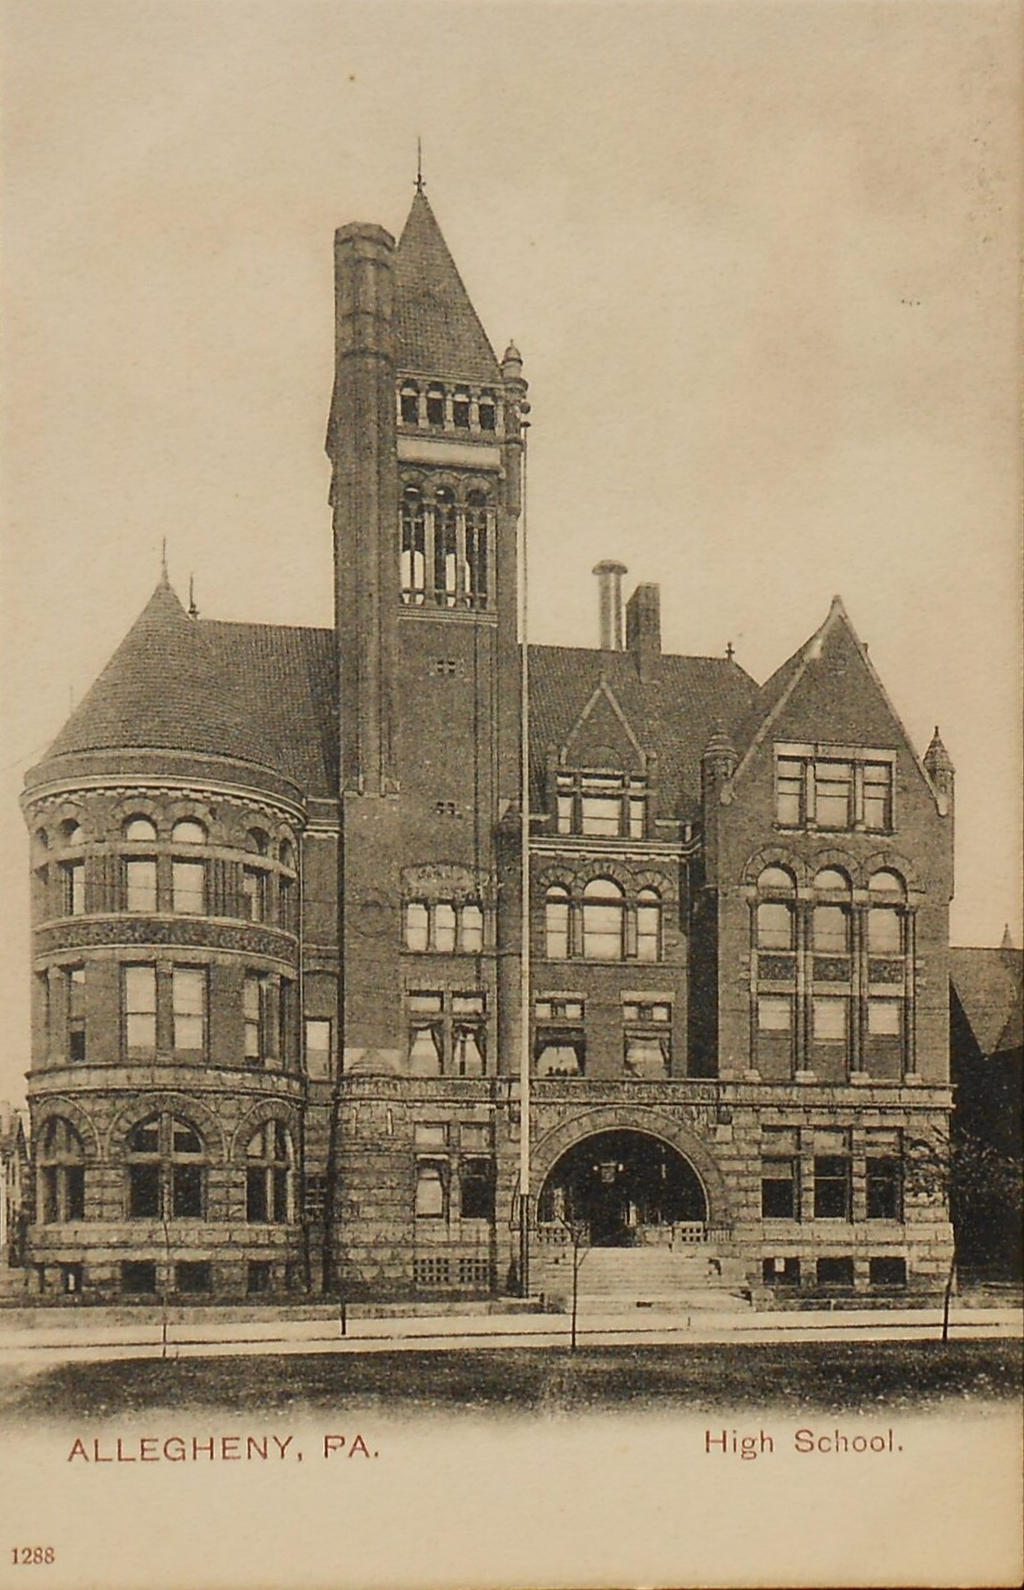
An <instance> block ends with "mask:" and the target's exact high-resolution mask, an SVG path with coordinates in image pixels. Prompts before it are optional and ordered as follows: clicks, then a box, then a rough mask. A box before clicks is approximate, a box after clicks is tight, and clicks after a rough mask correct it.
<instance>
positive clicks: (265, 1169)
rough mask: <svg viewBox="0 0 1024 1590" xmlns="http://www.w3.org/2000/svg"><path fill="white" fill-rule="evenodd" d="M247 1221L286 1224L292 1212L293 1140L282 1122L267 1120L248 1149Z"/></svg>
mask: <svg viewBox="0 0 1024 1590" xmlns="http://www.w3.org/2000/svg"><path fill="white" fill-rule="evenodd" d="M245 1156H246V1171H245V1218H246V1220H249V1221H254V1222H262V1221H266V1222H269V1223H271V1224H276V1225H284V1224H285V1223H286V1222H287V1220H288V1213H289V1208H288V1206H289V1191H290V1189H289V1181H290V1174H289V1173H290V1170H291V1165H292V1151H291V1139H290V1138H289V1136H288V1132H287V1130H286V1128H285V1127H284V1126H283V1124H282V1123H281V1122H280V1121H267V1122H265V1124H264V1125H263V1126H261V1127H260V1129H259V1131H258V1132H256V1133H255V1134H254V1135H253V1136H252V1137H251V1138H250V1139H249V1142H248V1145H247V1147H246V1150H245Z"/></svg>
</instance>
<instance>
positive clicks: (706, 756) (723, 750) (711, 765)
mask: <svg viewBox="0 0 1024 1590" xmlns="http://www.w3.org/2000/svg"><path fill="white" fill-rule="evenodd" d="M738 762H739V754H738V752H737V750H736V747H735V746H734V745H733V743H732V741H731V740H730V738H729V736H728V735H727V734H726V732H725V726H724V724H721V723H719V724H717V725H716V726H715V732H714V733H713V734H712V736H711V738H710V740H709V741H708V743H707V745H706V746H705V747H704V750H703V751H702V752H701V758H700V784H701V799H702V801H703V802H704V804H705V805H707V803H708V800H709V799H711V798H713V797H714V795H715V794H717V793H719V792H720V791H721V789H722V786H723V785H724V784H727V783H728V782H729V780H730V779H731V778H732V776H733V774H734V773H735V771H736V765H737V763H738Z"/></svg>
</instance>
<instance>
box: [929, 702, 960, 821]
mask: <svg viewBox="0 0 1024 1590" xmlns="http://www.w3.org/2000/svg"><path fill="white" fill-rule="evenodd" d="M924 766H925V771H926V772H927V774H928V777H929V778H930V779H931V781H932V783H933V784H934V785H935V789H936V791H937V793H938V794H939V796H940V798H941V800H942V802H943V803H944V804H943V807H942V812H943V816H946V815H950V814H952V811H953V789H954V783H955V774H954V769H953V763H952V761H951V760H950V755H949V752H948V751H947V750H946V747H945V746H944V745H943V743H942V736H941V735H940V734H939V726H938V724H936V725H935V733H934V734H933V735H932V739H931V744H930V745H929V747H928V749H927V751H926V752H925V753H924Z"/></svg>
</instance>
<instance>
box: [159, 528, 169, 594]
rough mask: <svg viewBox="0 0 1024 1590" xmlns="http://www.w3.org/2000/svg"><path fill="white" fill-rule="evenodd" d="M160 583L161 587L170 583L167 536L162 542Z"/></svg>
mask: <svg viewBox="0 0 1024 1590" xmlns="http://www.w3.org/2000/svg"><path fill="white" fill-rule="evenodd" d="M160 583H161V585H167V584H168V583H169V581H168V578H167V537H166V536H164V537H163V539H162V541H161V542H160Z"/></svg>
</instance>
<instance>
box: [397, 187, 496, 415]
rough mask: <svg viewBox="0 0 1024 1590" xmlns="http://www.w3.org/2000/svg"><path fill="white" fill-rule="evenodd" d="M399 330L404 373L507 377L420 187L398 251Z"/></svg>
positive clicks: (483, 379)
mask: <svg viewBox="0 0 1024 1590" xmlns="http://www.w3.org/2000/svg"><path fill="white" fill-rule="evenodd" d="M419 181H420V182H421V181H422V178H420V179H419ZM395 333H396V353H397V358H396V364H397V365H398V368H399V369H400V370H402V371H406V370H407V371H410V372H412V373H415V374H417V375H427V376H438V377H448V378H454V379H456V380H462V381H471V382H476V381H479V382H480V383H481V384H482V385H485V386H490V385H492V384H496V383H497V382H498V381H499V380H500V378H501V372H500V371H499V369H498V361H497V360H496V358H495V357H494V350H493V348H492V347H491V345H490V343H489V342H488V340H487V334H486V332H485V331H484V328H483V326H482V325H481V324H480V320H479V317H478V316H477V313H476V310H475V309H474V308H473V305H472V304H471V302H470V299H469V294H468V293H467V292H466V289H465V286H464V285H463V281H462V278H461V276H460V275H459V272H458V269H457V267H456V264H455V261H454V260H453V259H452V256H451V254H450V253H449V250H448V245H447V243H446V242H445V240H444V238H443V236H442V235H441V228H440V227H439V226H438V224H437V220H436V218H435V216H434V212H433V210H432V209H431V207H430V201H429V199H428V198H427V196H426V194H425V193H424V191H423V187H422V186H420V185H417V188H416V192H415V193H414V194H413V200H412V206H411V208H410V210H409V216H408V219H407V220H406V223H405V228H404V230H403V232H402V236H401V238H400V239H399V243H398V247H397V249H396V251H395Z"/></svg>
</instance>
